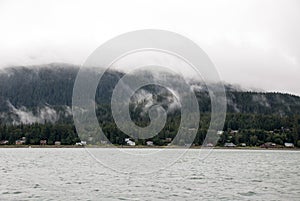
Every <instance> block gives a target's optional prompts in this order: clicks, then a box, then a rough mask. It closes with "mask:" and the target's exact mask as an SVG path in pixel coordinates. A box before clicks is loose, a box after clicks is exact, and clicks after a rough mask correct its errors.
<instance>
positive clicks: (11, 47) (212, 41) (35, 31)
mask: <svg viewBox="0 0 300 201" xmlns="http://www.w3.org/2000/svg"><path fill="white" fill-rule="evenodd" d="M0 26H1V30H0V67H4V66H10V65H33V64H44V63H50V62H66V63H74V64H82V63H83V62H84V61H85V59H86V58H87V56H88V55H89V54H91V53H92V52H93V50H94V49H95V48H97V47H98V46H99V45H101V44H102V43H103V42H105V41H107V40H108V39H111V38H113V37H114V36H117V35H119V34H122V33H124V32H128V31H133V30H138V29H148V28H154V29H165V30H170V31H174V32H177V33H179V34H182V35H185V36H187V37H189V38H190V39H192V40H194V41H195V42H197V43H198V44H199V45H200V47H201V48H202V49H203V50H204V51H205V52H206V53H207V54H208V55H209V57H210V58H211V59H212V61H213V62H214V63H215V64H216V67H217V69H218V71H219V73H220V76H221V78H222V79H223V80H224V81H226V82H229V83H233V84H240V85H241V86H243V87H246V88H259V89H264V90H267V91H281V92H288V93H293V94H298V95H300V86H299V85H300V79H299V76H300V1H298V0H276V1H275V0H243V1H241V0H226V1H223V0H220V1H216V0H210V1H200V0H194V1H191V0H189V1H186V0H163V1H162V0H144V1H141V0H126V1H124V0H110V1H103V2H101V1H87V0H83V1H65V0H60V1H53V0H45V1H39V0H29V1H21V0H20V1H16V0H7V1H3V0H0Z"/></svg>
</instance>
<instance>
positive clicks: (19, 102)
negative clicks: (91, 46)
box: [0, 64, 300, 147]
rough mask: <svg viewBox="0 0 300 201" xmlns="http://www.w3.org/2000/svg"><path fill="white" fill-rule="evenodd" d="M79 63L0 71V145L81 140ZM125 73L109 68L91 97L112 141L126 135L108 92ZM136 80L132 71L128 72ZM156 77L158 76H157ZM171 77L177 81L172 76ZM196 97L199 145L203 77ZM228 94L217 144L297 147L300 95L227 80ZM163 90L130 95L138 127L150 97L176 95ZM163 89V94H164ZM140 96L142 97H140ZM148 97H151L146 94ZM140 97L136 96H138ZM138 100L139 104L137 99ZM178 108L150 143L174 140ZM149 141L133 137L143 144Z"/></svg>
mask: <svg viewBox="0 0 300 201" xmlns="http://www.w3.org/2000/svg"><path fill="white" fill-rule="evenodd" d="M78 69H79V67H78V66H73V65H68V64H49V65H44V66H38V67H37V66H34V67H12V68H7V69H4V70H2V72H0V141H1V143H2V144H4V143H5V144H15V143H16V141H17V140H20V139H22V138H23V139H24V143H25V144H30V145H34V144H40V142H41V140H46V141H47V144H54V143H55V142H58V141H59V142H60V143H61V144H65V145H73V144H75V143H76V142H78V141H80V139H79V137H78V136H77V133H76V129H75V126H74V123H73V119H72V113H71V105H72V91H73V85H74V82H75V78H76V75H77V72H78ZM123 75H124V74H123V73H121V72H116V71H108V72H106V73H105V74H104V76H103V78H102V79H101V82H100V83H101V84H99V86H98V88H97V92H96V96H95V100H96V103H97V108H96V113H97V117H98V120H99V124H100V126H101V128H102V130H103V132H104V133H105V135H106V136H107V138H108V139H109V141H110V142H111V143H113V144H125V138H127V137H128V136H126V135H125V134H124V133H123V132H122V131H120V130H119V129H118V128H117V126H116V124H115V122H114V120H113V117H112V114H111V109H110V97H111V95H112V91H113V89H114V87H115V85H116V84H117V83H118V80H119V79H120V78H121V77H122V76H123ZM132 78H133V79H134V76H133V77H132ZM156 79H157V78H156ZM170 80H176V79H173V78H172V77H170ZM190 84H191V86H192V87H193V90H194V92H195V94H196V96H197V100H198V103H199V110H200V112H201V119H200V122H199V129H198V132H197V136H196V138H195V140H194V144H195V145H201V144H202V143H203V140H204V138H205V135H206V132H207V129H208V126H209V122H210V110H211V108H210V97H209V94H208V91H207V88H206V87H205V85H204V84H202V83H201V82H196V81H191V83H190ZM225 87H226V96H227V111H228V113H227V116H226V121H225V125H224V129H223V130H224V132H223V134H222V135H221V136H220V139H219V142H218V145H219V146H223V145H224V144H225V143H229V142H232V143H234V144H236V145H240V144H243V143H245V144H246V145H247V146H260V145H262V144H264V143H266V142H272V143H276V144H277V145H283V144H284V143H285V142H290V143H294V144H295V145H296V146H299V147H300V126H299V124H300V97H298V96H294V95H290V94H281V93H265V92H250V91H241V90H239V89H237V88H235V87H234V86H230V85H225ZM164 90H165V89H163V88H161V87H156V86H147V87H144V88H143V89H141V90H139V91H138V92H137V93H139V94H137V95H136V96H135V97H133V99H132V104H133V105H136V107H131V110H130V115H131V118H132V120H133V121H134V122H135V123H136V124H137V125H141V126H145V125H147V124H148V123H149V119H148V115H147V112H146V113H143V112H142V111H143V107H144V106H145V105H146V104H147V101H149V100H148V99H146V98H145V97H144V96H143V95H145V94H146V95H149V94H151V96H150V97H152V100H151V101H156V102H157V103H160V104H165V105H166V108H167V105H168V104H170V103H174V101H175V99H168V101H169V102H168V101H166V100H164V97H163V96H160V95H161V94H164V95H166V94H167V95H168V96H172V95H171V94H168V93H166V91H164ZM162 92H163V93H162ZM143 97H144V99H143ZM148 97H149V96H148ZM141 98H142V101H140V99H141ZM138 99H139V100H138ZM170 100H171V102H170ZM141 103H142V104H141ZM180 118H181V116H180V108H175V109H174V110H172V111H170V112H169V113H168V117H167V123H166V125H165V127H164V128H163V130H162V131H161V132H160V133H159V134H158V135H157V136H155V137H154V138H151V139H147V140H151V141H153V143H154V145H167V144H168V143H169V139H173V138H174V137H175V135H176V133H177V131H178V125H179V124H180V123H179V122H180ZM147 140H139V141H136V143H137V144H140V145H145V144H146V141H147Z"/></svg>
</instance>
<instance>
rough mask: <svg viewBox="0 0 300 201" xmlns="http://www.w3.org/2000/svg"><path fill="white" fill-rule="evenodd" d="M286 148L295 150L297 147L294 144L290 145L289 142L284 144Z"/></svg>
mask: <svg viewBox="0 0 300 201" xmlns="http://www.w3.org/2000/svg"><path fill="white" fill-rule="evenodd" d="M284 146H285V147H288V148H293V147H295V146H294V144H293V143H288V142H285V143H284Z"/></svg>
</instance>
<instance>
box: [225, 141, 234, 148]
mask: <svg viewBox="0 0 300 201" xmlns="http://www.w3.org/2000/svg"><path fill="white" fill-rule="evenodd" d="M224 147H236V145H235V144H233V143H232V142H230V143H225V144H224Z"/></svg>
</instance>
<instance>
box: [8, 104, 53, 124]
mask: <svg viewBox="0 0 300 201" xmlns="http://www.w3.org/2000/svg"><path fill="white" fill-rule="evenodd" d="M7 104H8V107H9V109H10V111H11V112H12V113H13V114H15V115H16V116H17V118H13V124H20V123H23V124H32V123H45V121H47V122H51V123H54V122H56V121H57V120H58V119H59V114H58V113H57V112H56V111H55V110H54V109H52V108H50V107H49V106H44V107H42V108H38V111H37V114H36V115H34V114H33V112H32V111H30V110H28V109H27V108H26V107H24V106H22V107H20V108H16V107H15V106H13V105H12V104H11V103H10V102H9V101H7Z"/></svg>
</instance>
